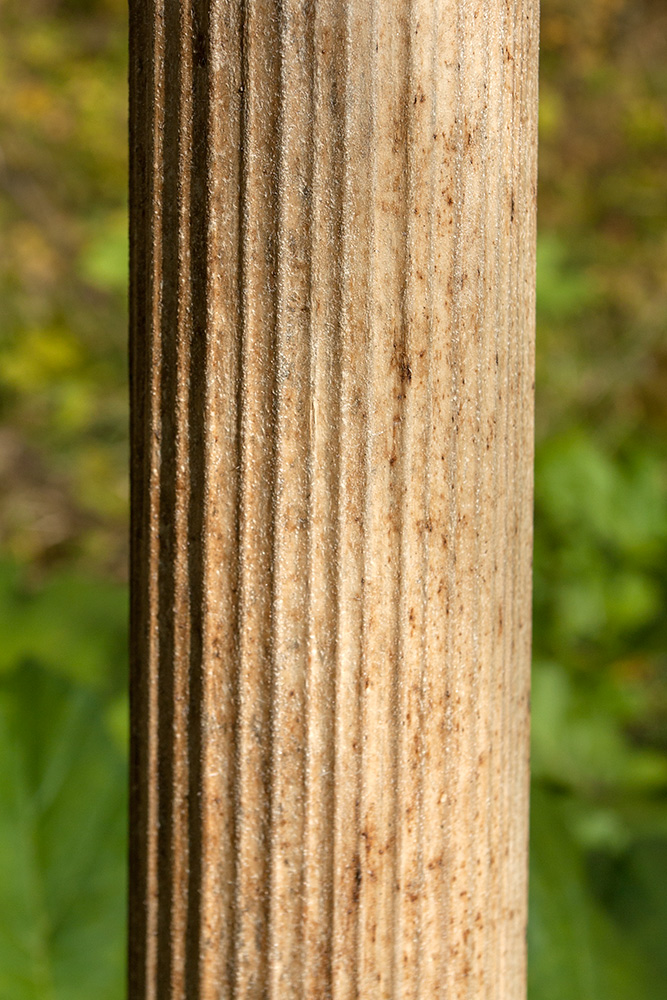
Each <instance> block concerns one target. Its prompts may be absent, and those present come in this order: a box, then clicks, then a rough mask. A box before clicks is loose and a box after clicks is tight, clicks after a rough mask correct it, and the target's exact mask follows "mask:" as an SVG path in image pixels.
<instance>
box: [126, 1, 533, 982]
mask: <svg viewBox="0 0 667 1000" xmlns="http://www.w3.org/2000/svg"><path fill="white" fill-rule="evenodd" d="M130 6H131V66H130V99H131V105H130V141H131V393H132V543H131V544H132V617H131V623H132V676H131V701H132V756H131V829H130V1000H186V998H187V1000H353V998H357V1000H522V998H523V997H524V994H525V922H526V870H527V860H526V859H527V819H528V808H527V794H528V697H529V653H530V569H531V544H532V530H531V519H532V454H533V446H532V406H533V403H532V395H533V312H534V239H535V235H534V226H535V158H536V149H535V145H536V60H537V18H538V10H537V2H536V0H131V5H130Z"/></svg>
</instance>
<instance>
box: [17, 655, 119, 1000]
mask: <svg viewBox="0 0 667 1000" xmlns="http://www.w3.org/2000/svg"><path fill="white" fill-rule="evenodd" d="M125 787H126V781H125V768H124V766H123V761H122V757H121V755H120V754H119V753H118V751H117V749H116V748H115V746H114V744H113V742H112V741H111V740H110V738H109V736H108V735H107V733H106V730H105V726H104V723H103V720H102V716H101V712H100V708H99V706H98V704H97V702H96V701H95V699H94V698H93V697H92V696H91V695H90V694H89V693H88V692H87V691H86V690H85V689H84V688H82V687H79V686H74V685H73V684H70V683H68V682H67V681H66V680H64V679H62V678H60V677H57V676H54V675H52V674H50V673H48V672H47V671H45V670H43V669H42V668H40V667H38V666H35V665H32V664H30V665H25V666H24V667H22V668H21V669H20V670H18V671H15V672H14V673H12V674H10V675H8V676H5V677H4V678H3V679H2V682H1V683H0V914H1V915H2V920H1V921H0V996H2V997H7V998H10V997H11V1000H90V998H92V997H94V998H95V1000H107V998H108V1000H112V998H114V1000H118V998H119V997H120V996H121V995H122V987H123V967H124V924H125V832H126V818H125V815H126V805H125V799H126V794H125Z"/></svg>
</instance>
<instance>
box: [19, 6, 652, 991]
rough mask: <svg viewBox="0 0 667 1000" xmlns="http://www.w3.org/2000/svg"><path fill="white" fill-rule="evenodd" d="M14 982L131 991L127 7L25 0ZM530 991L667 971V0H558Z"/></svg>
mask: <svg viewBox="0 0 667 1000" xmlns="http://www.w3.org/2000/svg"><path fill="white" fill-rule="evenodd" d="M0 79H1V80H2V87H0V232H1V233H2V241H1V243H0V303H1V306H0V413H1V416H0V996H2V997H7V998H8V1000H9V998H11V1000H24V998H25V1000H29V998H30V1000H33V998H34V1000H37V998H39V1000H46V998H49V1000H51V998H54V1000H78V998H81V1000H84V998H86V1000H89V998H91V997H95V998H96V1000H105V998H109V1000H111V998H116V1000H118V998H120V997H121V996H122V995H123V990H124V983H123V966H124V933H125V931H124V927H125V888H124V879H125V851H126V846H125V783H126V760H127V694H126V684H127V655H126V632H127V583H126V575H127V574H126V560H127V493H128V485H127V385H126V382H127V373H126V281H127V240H126V224H127V220H126V184H127V180H126V175H127V162H126V10H125V2H124V0H20V2H19V0H4V2H3V4H2V7H1V8H0ZM540 143H541V145H540V191H539V243H538V360H537V367H538V371H537V376H538V380H537V465H536V500H535V504H536V511H535V513H536V538H535V627H534V682H533V775H534V777H533V800H532V801H533V806H532V844H531V914H530V928H529V953H530V975H529V978H530V990H529V992H530V1000H561V998H563V1000H597V998H600V1000H603V998H604V1000H643V998H646V1000H649V998H650V1000H654V998H656V997H660V996H667V948H666V947H665V940H667V893H666V892H665V886H667V614H666V613H665V609H666V605H667V601H666V597H667V340H666V339H665V325H666V319H667V5H666V4H665V3H664V0H589V2H588V3H586V4H582V3H580V2H578V0H544V2H543V10H542V52H541V112H540Z"/></svg>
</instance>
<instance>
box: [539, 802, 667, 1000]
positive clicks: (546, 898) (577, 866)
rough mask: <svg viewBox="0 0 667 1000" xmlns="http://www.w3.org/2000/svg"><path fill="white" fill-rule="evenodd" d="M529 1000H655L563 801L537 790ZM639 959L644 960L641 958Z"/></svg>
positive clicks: (635, 953) (645, 974)
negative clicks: (590, 880) (591, 878)
mask: <svg viewBox="0 0 667 1000" xmlns="http://www.w3.org/2000/svg"><path fill="white" fill-rule="evenodd" d="M528 956H529V957H528V997H529V1000H654V998H655V997H656V996H658V995H662V994H661V993H660V992H659V990H658V992H656V991H655V986H656V983H655V982H653V983H649V982H648V978H649V977H648V975H647V973H646V969H645V963H644V962H643V961H642V959H643V956H641V953H640V951H639V950H638V949H637V950H636V949H635V946H634V943H633V942H631V941H629V940H627V939H626V936H625V935H624V934H623V932H622V929H621V927H620V926H619V925H617V924H616V923H615V922H614V921H613V920H612V918H611V916H610V915H609V914H608V913H607V912H606V911H605V909H604V908H603V907H602V906H601V905H600V903H599V902H598V901H597V900H596V898H595V896H594V894H593V892H592V890H591V887H590V886H589V885H588V884H587V880H586V872H585V866H584V861H583V855H582V853H581V852H580V850H579V849H578V847H577V845H576V843H575V842H574V840H573V838H572V837H571V835H570V832H569V830H568V828H567V825H566V824H565V822H564V821H563V816H562V814H561V809H560V808H559V803H558V799H557V797H556V796H554V795H550V794H548V793H547V792H545V791H544V790H543V789H541V788H539V787H536V788H534V789H533V799H532V808H531V868H530V914H529V922H528ZM640 956H641V957H640Z"/></svg>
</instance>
